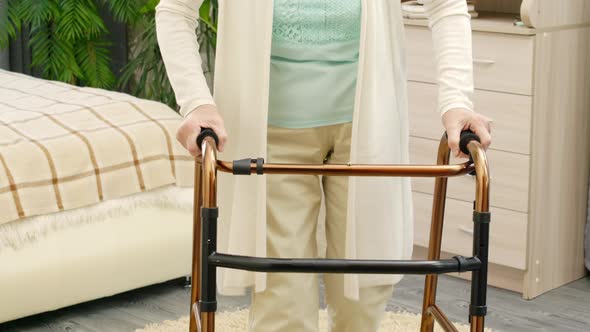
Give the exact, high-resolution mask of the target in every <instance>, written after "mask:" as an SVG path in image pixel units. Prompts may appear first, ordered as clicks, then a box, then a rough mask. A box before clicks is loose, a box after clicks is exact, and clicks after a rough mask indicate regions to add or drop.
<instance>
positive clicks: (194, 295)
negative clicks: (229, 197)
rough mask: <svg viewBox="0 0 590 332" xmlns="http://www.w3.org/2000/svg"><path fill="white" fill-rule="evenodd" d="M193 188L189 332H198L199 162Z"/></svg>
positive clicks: (200, 174) (200, 192) (199, 280)
mask: <svg viewBox="0 0 590 332" xmlns="http://www.w3.org/2000/svg"><path fill="white" fill-rule="evenodd" d="M195 164H196V165H195V187H194V198H193V259H192V262H193V263H192V273H191V282H192V287H191V305H190V318H189V320H190V323H189V332H198V331H200V330H201V318H200V313H199V308H198V302H199V295H200V294H201V288H200V287H201V285H200V283H201V277H200V276H201V273H200V267H199V264H196V263H195V262H198V261H199V257H201V213H200V211H201V205H202V204H203V196H202V193H203V190H202V188H201V184H202V167H201V163H200V162H195Z"/></svg>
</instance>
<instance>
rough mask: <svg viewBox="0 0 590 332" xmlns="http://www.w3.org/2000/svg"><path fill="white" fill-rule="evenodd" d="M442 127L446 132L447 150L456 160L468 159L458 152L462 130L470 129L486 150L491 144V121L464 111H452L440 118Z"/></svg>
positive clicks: (458, 109)
mask: <svg viewBox="0 0 590 332" xmlns="http://www.w3.org/2000/svg"><path fill="white" fill-rule="evenodd" d="M442 122H443V126H444V127H445V129H446V130H447V135H448V141H449V148H450V149H451V151H452V153H453V155H454V156H455V157H457V158H469V156H467V155H465V154H464V153H462V152H461V151H460V150H459V137H460V135H461V132H462V131H463V130H467V129H471V131H473V132H474V133H475V134H476V135H477V136H479V138H480V140H481V145H482V146H483V147H484V149H487V148H488V147H489V146H490V144H492V128H491V123H492V120H491V119H489V118H487V117H485V116H483V115H481V114H478V113H475V112H472V111H470V110H466V109H460V108H457V109H452V110H449V111H447V112H446V113H445V114H444V115H443V116H442Z"/></svg>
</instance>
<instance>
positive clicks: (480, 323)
mask: <svg viewBox="0 0 590 332" xmlns="http://www.w3.org/2000/svg"><path fill="white" fill-rule="evenodd" d="M484 322H485V317H483V316H475V317H471V329H470V331H471V332H483V331H484Z"/></svg>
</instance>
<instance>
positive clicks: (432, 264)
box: [209, 253, 481, 275]
mask: <svg viewBox="0 0 590 332" xmlns="http://www.w3.org/2000/svg"><path fill="white" fill-rule="evenodd" d="M209 264H210V265H214V266H217V267H227V268H230V269H239V270H247V271H254V272H283V273H286V272H288V273H343V274H351V273H354V274H422V275H425V274H443V273H451V272H467V271H474V270H477V269H479V268H481V261H480V260H479V259H478V258H477V257H470V258H465V257H462V256H456V257H454V258H452V259H442V260H433V261H428V260H355V259H292V258H261V257H249V256H236V255H227V254H219V253H213V254H211V255H210V256H209Z"/></svg>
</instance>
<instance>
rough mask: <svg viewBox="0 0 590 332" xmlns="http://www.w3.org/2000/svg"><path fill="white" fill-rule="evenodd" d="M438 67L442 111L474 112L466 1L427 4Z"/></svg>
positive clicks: (441, 0)
mask: <svg viewBox="0 0 590 332" xmlns="http://www.w3.org/2000/svg"><path fill="white" fill-rule="evenodd" d="M424 6H425V10H426V15H427V16H428V19H429V26H430V29H431V30H432V39H433V44H434V55H435V61H436V65H437V71H438V76H437V82H438V86H439V91H438V110H439V112H440V115H441V116H442V115H443V114H444V113H446V112H447V111H449V110H451V109H455V108H462V109H467V110H471V111H473V89H474V86H473V55H472V41H471V21H470V20H471V18H470V15H469V13H468V10H467V2H466V1H465V0H425V1H424Z"/></svg>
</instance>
